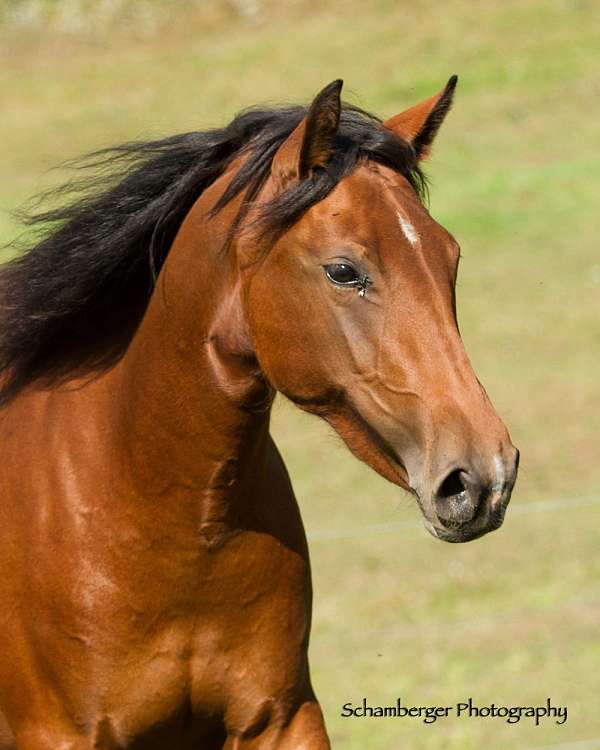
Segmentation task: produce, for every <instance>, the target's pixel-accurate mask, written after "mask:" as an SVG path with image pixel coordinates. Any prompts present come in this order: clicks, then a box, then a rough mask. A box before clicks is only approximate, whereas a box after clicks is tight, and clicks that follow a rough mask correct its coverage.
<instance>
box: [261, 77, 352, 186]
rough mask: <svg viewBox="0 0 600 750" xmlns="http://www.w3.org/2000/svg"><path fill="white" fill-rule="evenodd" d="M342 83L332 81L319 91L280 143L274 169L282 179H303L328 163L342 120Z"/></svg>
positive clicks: (283, 181) (276, 176) (274, 173)
mask: <svg viewBox="0 0 600 750" xmlns="http://www.w3.org/2000/svg"><path fill="white" fill-rule="evenodd" d="M342 83H343V82H342V81H341V80H339V79H338V80H337V81H333V82H332V83H330V84H329V86H325V88H324V89H323V90H322V91H321V92H320V93H319V94H317V96H316V97H315V99H314V100H313V103H312V104H311V105H310V108H309V110H308V112H307V114H306V117H304V119H303V120H302V122H301V123H300V124H299V125H298V126H297V127H296V128H295V130H293V131H292V133H291V134H290V135H289V136H288V137H287V138H286V140H285V141H284V142H283V143H282V144H281V146H280V147H279V150H278V151H277V153H276V154H275V156H274V158H273V166H272V170H271V171H272V174H273V176H274V177H275V178H276V179H277V180H279V181H280V182H281V183H283V184H285V183H286V182H288V181H290V180H294V179H295V180H298V179H300V180H303V179H304V178H305V177H308V176H309V175H310V174H312V172H313V171H314V170H315V169H318V168H321V169H324V168H325V167H326V166H327V163H328V162H329V160H330V158H331V156H332V154H333V150H334V143H335V137H336V135H337V131H338V126H339V124H340V112H341V110H342V103H341V100H340V92H341V90H342Z"/></svg>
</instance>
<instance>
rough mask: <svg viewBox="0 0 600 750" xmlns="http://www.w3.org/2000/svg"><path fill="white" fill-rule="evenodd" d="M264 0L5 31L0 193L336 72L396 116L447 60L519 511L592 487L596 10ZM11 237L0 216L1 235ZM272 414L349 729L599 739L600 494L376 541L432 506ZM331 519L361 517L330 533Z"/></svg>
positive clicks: (445, 163) (525, 740) (515, 746)
mask: <svg viewBox="0 0 600 750" xmlns="http://www.w3.org/2000/svg"><path fill="white" fill-rule="evenodd" d="M257 6H258V8H259V13H258V15H256V16H253V17H252V18H245V17H243V15H240V14H239V13H236V12H234V11H233V10H232V6H231V5H230V4H226V3H218V2H213V3H210V2H207V3H205V4H201V3H192V2H190V3H187V4H186V3H181V4H179V5H178V6H177V12H176V13H174V14H173V17H172V18H171V19H170V20H168V21H165V19H162V20H160V19H159V20H160V24H159V25H158V26H156V27H153V28H154V30H153V31H152V30H151V31H148V28H147V27H146V26H143V24H142V26H143V28H142V27H138V26H136V23H135V22H130V23H128V24H125V25H122V24H114V25H113V26H108V27H101V28H98V29H95V28H94V29H93V33H91V32H90V30H89V28H88V29H86V33H85V34H83V32H81V33H79V34H78V33H73V31H72V30H71V32H69V33H67V32H66V31H64V30H61V28H59V27H58V26H57V27H56V28H53V30H51V31H50V32H47V33H46V32H45V31H44V30H43V29H42V30H40V29H39V28H37V27H36V25H35V24H32V25H30V26H25V27H24V26H20V27H18V26H16V25H15V24H9V25H5V26H4V27H2V26H0V101H1V102H2V118H1V120H0V137H1V143H2V158H1V160H0V177H1V179H0V207H1V208H2V209H3V210H8V209H12V208H15V207H16V206H17V205H18V204H19V203H20V202H21V201H22V200H24V199H25V198H26V197H27V196H29V195H31V194H32V193H33V192H36V191H38V190H39V189H41V188H43V187H47V186H49V185H52V184H54V183H55V182H56V181H57V180H59V179H60V178H61V176H63V173H62V172H61V171H60V170H58V171H56V172H50V173H49V172H48V171H47V170H48V169H49V168H50V167H51V166H52V165H55V164H56V163H58V162H61V161H63V160H64V159H66V158H68V157H71V156H73V155H76V154H77V153H79V152H81V151H85V150H89V149H92V148H95V147H98V146H101V145H106V144H109V143H112V142H115V141H119V140H123V139H129V138H132V137H137V136H145V135H146V136H147V135H152V134H159V133H171V132H175V131H180V130H183V129H190V128H202V127H207V126H211V125H216V124H219V123H223V122H224V121H226V120H227V119H228V118H230V117H231V116H232V115H233V114H234V112H235V111H237V110H238V109H240V108H242V107H244V106H247V105H250V104H253V103H258V102H265V101H267V102H268V101H281V100H284V101H289V100H294V101H296V100H305V99H308V98H309V97H310V96H311V95H313V94H314V93H315V92H316V91H317V90H318V89H319V88H320V87H321V86H322V85H324V84H325V83H327V82H329V81H330V80H332V79H334V78H337V77H343V78H344V79H345V80H346V89H345V92H346V97H347V98H349V99H350V100H351V101H354V102H356V103H358V104H360V105H362V106H365V107H367V108H369V109H372V110H373V111H375V112H377V113H379V114H381V115H390V114H393V113H395V112H396V111H398V110H399V109H401V108H402V107H404V106H406V105H409V104H411V103H413V102H414V101H416V100H418V98H419V97H424V96H428V95H430V94H431V93H433V92H434V91H436V90H438V89H439V88H441V86H442V85H443V84H444V83H445V81H446V80H447V78H448V77H449V76H450V74H452V73H455V72H456V73H458V74H459V76H460V83H459V90H458V95H457V100H456V105H455V108H454V110H453V112H452V114H451V115H450V117H449V118H448V120H447V122H446V124H445V126H444V128H443V130H442V133H441V134H440V136H439V140H438V143H437V145H436V150H435V154H434V158H433V159H432V161H431V163H430V165H429V168H428V171H429V174H430V176H431V178H432V183H433V184H432V190H431V195H432V199H431V210H432V213H433V215H434V216H435V217H436V218H438V219H439V220H440V221H441V222H442V223H443V224H444V225H445V226H447V227H448V229H450V231H452V232H453V233H454V234H455V236H456V237H457V239H458V240H459V241H460V243H461V246H462V254H463V259H462V261H461V271H460V281H459V287H458V296H459V315H460V323H461V330H462V333H463V337H464V339H465V342H466V344H467V348H468V350H469V352H470V355H471V358H472V360H473V362H474V365H475V368H476V370H477V372H478V374H479V376H480V378H481V380H482V381H483V382H484V383H485V384H486V386H487V389H488V391H489V393H490V395H491V396H492V399H493V401H494V403H495V404H496V406H497V407H498V410H499V411H500V413H501V414H502V416H503V417H504V418H505V420H506V422H507V423H508V425H509V426H510V429H511V433H512V437H513V439H514V442H515V443H516V444H517V445H518V446H519V448H520V449H521V452H522V469H521V474H520V478H519V483H518V487H517V490H516V492H515V496H514V500H513V507H515V508H517V507H518V506H525V505H526V504H527V503H528V502H529V501H532V500H538V499H542V498H559V497H565V498H570V497H577V496H583V495H590V494H594V493H596V494H597V493H598V489H597V488H598V484H599V482H600V461H599V460H598V443H599V441H598V429H599V427H600V422H599V419H598V412H599V411H600V377H599V375H600V365H599V361H598V359H599V352H600V255H599V253H598V223H597V212H598V197H599V195H600V152H599V150H598V136H597V133H598V122H599V121H600V88H599V84H598V81H599V80H600V57H599V56H598V42H599V38H598V11H597V5H596V4H595V3H594V2H585V1H584V0H580V1H579V2H577V1H576V0H572V1H568V0H544V1H542V0H522V1H521V2H516V1H515V0H507V2H502V3H500V2H489V3H485V4H484V3H477V4H476V3H471V2H467V1H466V0H448V2H446V3H444V4H439V3H434V2H433V1H432V0H423V1H421V2H415V3H413V4H411V5H410V6H409V5H408V4H404V3H397V2H392V1H391V0H374V1H373V2H370V3H361V2H358V0H335V1H333V2H330V3H327V4H326V6H325V7H322V4H319V3H316V2H311V1H310V0H294V1H293V2H289V3H275V2H262V3H261V2H259V3H257ZM134 21H135V18H134ZM140 23H141V22H140ZM16 232H17V226H16V224H15V223H14V222H13V221H12V220H11V219H10V218H9V217H8V215H7V214H5V213H3V214H2V215H1V216H0V239H3V240H9V239H10V238H12V237H13V236H14V235H15V234H16ZM273 429H274V433H275V435H276V438H277V440H278V442H279V444H280V445H281V447H282V450H283V453H284V456H285V457H286V460H287V463H288V466H289V468H290V470H291V475H292V479H293V481H294V484H295V487H296V491H297V494H298V496H299V499H300V503H301V506H302V508H303V513H304V517H305V519H306V523H307V527H308V528H309V530H314V531H315V538H314V541H313V543H312V558H313V567H314V578H315V615H314V629H313V638H312V647H311V648H312V665H313V667H312V669H313V676H314V682H315V687H316V689H317V691H318V694H319V696H320V698H321V701H322V703H323V706H324V709H325V713H326V718H327V721H328V725H329V728H330V732H331V735H332V739H333V740H334V747H336V748H338V749H341V750H358V749H359V748H361V749H362V748H365V747H369V748H371V747H373V748H378V749H379V748H381V749H382V750H399V749H400V748H427V750H437V749H438V748H439V749H440V750H442V749H443V750H448V749H450V750H452V749H454V748H456V749H457V750H458V749H460V750H468V749H469V748H477V749H478V750H479V748H482V747H485V748H490V750H520V749H524V748H533V747H538V746H542V745H550V744H559V743H565V742H575V741H579V740H584V739H588V738H594V737H600V715H599V714H598V710H597V709H598V693H599V691H600V677H599V669H598V667H599V664H600V639H599V638H598V619H599V616H600V590H599V587H598V574H599V573H600V562H599V557H598V549H599V541H600V532H599V530H598V529H599V525H600V524H599V521H600V516H599V510H600V505H598V504H592V503H590V504H587V505H585V504H581V505H574V506H573V508H572V509H569V508H568V506H567V507H566V508H564V507H563V508H561V509H550V510H548V511H546V512H539V513H530V514H526V513H523V514H518V513H513V514H512V515H511V513H510V511H509V513H508V516H507V521H506V524H505V526H504V527H503V529H502V530H501V531H499V532H497V533H495V534H493V535H490V536H488V537H485V538H484V539H482V540H479V541H477V542H474V543H471V544H468V545H464V546H454V545H443V544H441V543H439V542H436V541H435V540H433V539H430V538H429V537H428V536H427V535H426V534H425V532H424V531H422V530H419V529H416V528H410V527H407V528H398V529H396V530H393V529H388V530H387V532H385V531H382V532H376V531H375V530H374V531H373V533H364V534H362V535H361V534H360V529H361V528H362V527H364V526H365V525H368V524H378V523H395V522H397V521H399V520H400V521H402V520H405V521H414V520H416V519H417V511H416V509H415V508H414V507H413V506H412V503H411V501H410V500H409V499H408V498H407V497H405V496H403V495H402V494H401V493H399V492H398V490H397V489H396V488H394V487H392V486H391V485H388V484H386V483H385V482H383V480H380V479H379V478H378V477H376V476H374V475H373V473H372V472H370V470H369V469H368V468H366V467H365V466H363V465H362V464H359V463H358V462H357V461H356V460H355V459H353V458H352V457H351V456H350V455H349V454H348V453H347V451H346V450H345V448H344V447H343V446H342V445H340V442H339V440H338V439H337V438H335V437H334V436H332V435H331V434H330V433H329V432H328V431H327V429H326V428H325V427H324V426H323V425H322V424H321V423H320V422H318V421H317V420H315V419H311V418H309V417H306V416H305V415H303V414H301V413H299V412H297V411H295V410H293V409H292V408H291V407H290V406H289V405H287V404H285V403H281V404H279V405H278V406H276V409H275V415H274V428H273ZM324 467H325V468H324ZM338 529H347V530H348V534H347V535H346V536H345V537H342V538H338V537H336V538H333V539H331V538H330V539H327V538H324V537H325V532H328V531H329V532H331V533H332V534H335V532H336V530H338ZM357 530H358V534H356V531H357ZM363 695H366V696H367V697H368V698H369V700H370V701H371V702H372V703H374V704H376V703H377V702H383V703H385V702H392V701H394V700H395V698H396V696H397V695H401V696H402V697H403V699H405V700H406V701H412V702H414V703H417V704H426V703H429V704H437V705H446V704H452V703H456V702H457V701H460V700H463V699H465V698H466V697H468V696H472V697H473V698H474V699H475V700H476V701H477V702H478V703H480V704H481V705H485V704H486V703H489V702H492V701H494V702H496V703H506V704H508V705H528V704H537V703H540V702H544V701H545V699H546V698H547V697H548V696H550V697H551V698H552V699H553V701H554V702H555V703H558V704H561V705H562V704H565V703H566V704H567V705H568V707H569V720H568V722H567V723H566V724H565V725H564V726H557V725H555V724H553V723H551V722H545V723H543V724H542V725H541V726H539V727H536V726H533V725H531V723H530V722H529V721H527V720H523V721H521V722H520V723H519V724H513V725H508V724H505V723H504V722H502V721H499V720H492V719H487V720H486V719H479V720H476V719H472V720H460V721H459V720H456V719H447V720H445V721H439V722H437V723H436V724H432V725H423V724H420V723H418V721H417V720H414V719H413V720H398V719H396V720H395V719H377V720H376V719H371V720H367V719H342V718H340V716H339V713H340V709H341V706H342V704H343V703H344V702H346V701H350V700H353V701H358V700H360V698H361V697H362V696H363Z"/></svg>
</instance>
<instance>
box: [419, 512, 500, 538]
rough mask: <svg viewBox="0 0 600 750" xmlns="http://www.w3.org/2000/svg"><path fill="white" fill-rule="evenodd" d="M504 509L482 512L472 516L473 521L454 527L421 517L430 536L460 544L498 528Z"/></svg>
mask: <svg viewBox="0 0 600 750" xmlns="http://www.w3.org/2000/svg"><path fill="white" fill-rule="evenodd" d="M504 511H505V509H502V511H501V512H492V513H484V514H483V515H481V516H478V517H476V518H474V519H473V521H471V522H469V523H467V524H463V525H462V526H457V527H455V528H452V527H450V528H449V527H445V526H441V525H439V524H436V523H433V522H432V521H430V520H429V519H428V518H426V517H423V525H424V526H425V528H426V529H427V531H428V532H429V533H430V534H431V536H433V537H435V538H436V539H439V540H440V541H442V542H449V543H451V544H462V543H463V542H471V541H473V540H474V539H478V538H479V537H481V536H484V535H485V534H489V532H490V531H495V530H496V529H499V528H500V526H502V524H503V522H504Z"/></svg>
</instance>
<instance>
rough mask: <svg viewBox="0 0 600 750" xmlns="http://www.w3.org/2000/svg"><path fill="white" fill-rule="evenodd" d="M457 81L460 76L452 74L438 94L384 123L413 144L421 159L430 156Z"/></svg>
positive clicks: (450, 103)
mask: <svg viewBox="0 0 600 750" xmlns="http://www.w3.org/2000/svg"><path fill="white" fill-rule="evenodd" d="M457 81H458V77H457V76H452V78H451V79H450V80H449V81H448V83H447V84H446V87H445V88H444V89H443V90H442V91H440V92H439V93H438V94H435V96H431V97H429V99H425V100H424V101H422V102H419V104H415V106H414V107H411V108H410V109H407V110H405V111H404V112H400V114H399V115H395V116H394V117H390V119H389V120H386V121H385V122H384V123H383V124H384V125H385V127H386V128H389V129H390V130H393V131H394V133H396V135H399V136H400V137H401V138H404V140H405V141H408V142H409V143H410V144H412V146H413V148H414V150H415V153H416V155H417V159H419V160H420V159H426V158H427V157H428V156H429V153H430V151H431V144H432V143H433V139H434V138H435V136H436V134H437V132H438V130H439V128H440V125H441V124H442V123H443V122H444V118H445V117H446V115H447V114H448V111H449V110H450V106H451V105H452V98H453V96H454V89H455V88H456V83H457Z"/></svg>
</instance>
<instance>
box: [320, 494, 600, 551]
mask: <svg viewBox="0 0 600 750" xmlns="http://www.w3.org/2000/svg"><path fill="white" fill-rule="evenodd" d="M598 504H600V495H581V496H579V497H564V498H555V499H549V500H534V501H532V502H529V503H524V504H522V505H516V506H514V507H512V508H510V509H509V514H510V517H513V516H525V515H529V514H530V513H548V512H549V511H554V510H564V509H566V508H569V509H571V508H581V507H585V506H587V505H598ZM422 526H423V523H422V521H388V522H387V523H370V524H365V525H363V526H348V527H345V528H337V529H313V530H312V531H309V532H308V539H309V541H310V542H322V541H330V540H337V539H352V538H358V537H363V536H368V535H372V534H390V533H392V532H395V531H398V530H402V529H420V528H422Z"/></svg>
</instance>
